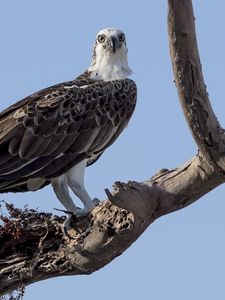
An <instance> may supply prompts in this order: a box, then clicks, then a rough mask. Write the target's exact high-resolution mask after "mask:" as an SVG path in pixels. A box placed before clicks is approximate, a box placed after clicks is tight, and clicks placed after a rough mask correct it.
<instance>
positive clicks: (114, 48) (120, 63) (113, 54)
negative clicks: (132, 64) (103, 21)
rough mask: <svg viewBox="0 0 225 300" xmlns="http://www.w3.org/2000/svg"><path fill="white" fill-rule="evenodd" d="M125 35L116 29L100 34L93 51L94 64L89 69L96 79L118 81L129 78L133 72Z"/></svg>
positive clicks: (104, 30) (105, 30)
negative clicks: (129, 62) (128, 60)
mask: <svg viewBox="0 0 225 300" xmlns="http://www.w3.org/2000/svg"><path fill="white" fill-rule="evenodd" d="M127 52H128V50H127V45H126V37H125V34H124V33H123V32H122V31H121V30H119V29H116V28H105V29H102V30H100V31H99V32H98V34H97V36H96V39H95V43H94V49H93V55H92V63H91V66H90V68H89V69H88V70H89V71H90V72H91V76H92V77H93V78H94V79H99V80H116V79H122V78H126V77H128V76H129V75H130V74H131V73H132V71H131V69H130V68H129V66H128V62H127Z"/></svg>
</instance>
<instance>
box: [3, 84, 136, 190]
mask: <svg viewBox="0 0 225 300" xmlns="http://www.w3.org/2000/svg"><path fill="white" fill-rule="evenodd" d="M85 83H88V82H87V81H85ZM83 84H84V83H83ZM135 104H136V85H135V83H134V82H133V81H132V80H130V79H123V80H115V81H109V82H103V81H96V82H93V81H91V82H89V83H88V84H87V85H83V86H82V83H81V81H80V80H79V79H78V80H77V81H76V80H74V81H71V82H67V83H63V84H59V85H56V86H53V87H50V88H47V89H45V90H42V91H40V92H38V93H36V94H33V95H31V96H29V97H27V98H25V99H23V100H21V101H19V102H17V103H16V104H14V105H12V106H11V107H9V108H8V109H6V110H5V111H3V112H2V113H1V114H0V192H4V191H15V190H16V191H17V190H19V188H17V187H18V186H21V185H22V183H24V182H26V181H27V180H29V178H44V179H47V180H48V179H50V178H53V177H56V176H59V175H61V174H63V173H64V172H66V171H67V170H68V169H70V168H71V167H72V166H73V165H75V164H76V163H78V162H80V161H81V160H83V159H84V158H87V159H88V164H92V163H93V162H95V161H96V160H97V159H98V158H99V156H100V155H101V154H102V153H103V151H104V150H105V149H106V148H107V147H108V146H109V145H111V144H112V143H113V142H114V141H115V139H116V138H117V137H118V136H119V134H120V133H121V132H122V130H123V129H124V127H125V126H126V125H127V123H128V121H129V119H130V117H131V115H132V113H133V111H134V107H135ZM43 182H44V181H43ZM40 187H42V185H40Z"/></svg>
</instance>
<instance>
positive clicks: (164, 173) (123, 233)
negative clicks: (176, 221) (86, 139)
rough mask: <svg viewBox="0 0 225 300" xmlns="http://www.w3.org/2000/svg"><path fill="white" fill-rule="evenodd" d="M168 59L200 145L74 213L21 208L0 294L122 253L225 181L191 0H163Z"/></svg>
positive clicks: (9, 231)
mask: <svg viewBox="0 0 225 300" xmlns="http://www.w3.org/2000/svg"><path fill="white" fill-rule="evenodd" d="M168 3H169V11H168V30H169V43H170V53H171V59H172V65H173V70H174V76H175V82H176V86H177V89H178V93H179V97H180V101H181V104H182V107H183V111H184V115H185V117H186V120H187V123H188V125H189V127H190V130H191V132H192V134H193V137H194V139H195V141H196V143H197V145H198V147H199V149H200V151H199V153H198V154H197V155H196V156H195V157H193V158H192V159H191V160H190V161H188V162H186V163H185V164H184V165H183V166H180V167H178V168H176V169H174V170H166V169H162V170H160V171H159V172H158V173H157V174H155V175H154V176H153V177H152V178H150V179H148V180H146V181H143V182H140V183H137V182H128V183H121V182H116V183H115V186H114V191H113V192H112V194H111V193H110V192H109V191H108V190H106V194H107V196H108V200H106V201H103V202H101V203H100V204H99V205H98V206H97V207H96V208H95V209H94V210H93V211H92V212H91V213H90V215H89V216H88V217H87V218H83V219H79V220H75V221H74V229H71V230H70V232H69V235H70V236H71V237H72V239H71V238H68V237H67V236H66V235H65V234H64V232H63V229H62V226H63V222H64V220H65V218H64V217H58V216H52V215H51V214H47V213H38V212H36V211H34V210H25V211H22V210H18V209H15V208H14V207H13V206H12V205H7V207H8V210H9V213H10V217H9V218H2V220H3V226H1V227H0V244H1V249H0V295H4V294H5V293H7V292H10V291H13V290H14V289H17V288H18V287H20V286H22V285H27V284H30V283H33V282H35V281H39V280H44V279H47V278H51V277H56V276H62V275H78V274H90V273H92V272H94V271H96V270H98V269H100V268H102V267H103V266H105V265H106V264H108V263H109V262H111V261H112V260H113V259H114V258H115V257H117V256H118V255H120V254H121V253H123V251H124V250H126V249H127V248H128V247H129V246H130V245H131V244H132V243H133V242H134V241H135V240H136V239H137V238H138V237H139V236H140V235H141V234H142V232H143V231H144V230H145V229H146V228H147V227H148V226H149V225H150V224H151V223H152V222H153V221H154V220H156V219H157V218H159V217H160V216H163V215H165V214H168V213H170V212H173V211H176V210H179V209H181V208H184V207H185V206H187V205H190V204H191V203H193V202H194V201H196V200H198V199H199V198H200V197H202V196H203V195H205V194H206V193H208V192H209V191H210V190H212V189H214V188H215V187H217V186H218V185H220V184H221V183H223V182H224V170H225V160H224V157H225V155H224V154H225V153H224V152H225V137H224V131H223V129H222V128H221V127H220V125H219V123H218V121H217V119H216V117H215V115H214V113H213V111H212V108H211V106H210V102H209V99H208V94H207V92H206V88H205V84H204V80H203V75H202V70H201V63H200V58H199V54H198V48H197V41H196V34H195V26H194V16H193V9H192V3H191V0H168Z"/></svg>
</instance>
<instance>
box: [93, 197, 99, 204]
mask: <svg viewBox="0 0 225 300" xmlns="http://www.w3.org/2000/svg"><path fill="white" fill-rule="evenodd" d="M100 202H101V201H100V200H99V199H98V198H94V199H93V204H94V206H98V205H99V203H100Z"/></svg>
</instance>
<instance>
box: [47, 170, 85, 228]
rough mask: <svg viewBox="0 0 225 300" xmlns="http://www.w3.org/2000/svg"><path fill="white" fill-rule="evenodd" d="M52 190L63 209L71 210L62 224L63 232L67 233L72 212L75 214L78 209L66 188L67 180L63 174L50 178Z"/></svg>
mask: <svg viewBox="0 0 225 300" xmlns="http://www.w3.org/2000/svg"><path fill="white" fill-rule="evenodd" d="M51 183H52V187H53V190H54V192H55V194H56V196H57V198H58V199H59V201H60V202H61V203H62V205H63V206H64V207H65V209H66V210H67V211H68V212H71V214H70V213H68V214H67V219H66V221H65V223H64V224H63V227H64V232H65V233H66V234H67V230H68V229H70V223H71V218H72V214H75V215H76V212H77V211H78V210H79V208H78V207H76V205H75V204H74V202H73V200H72V198H71V197H70V194H69V188H68V182H67V178H66V176H65V175H62V176H59V177H56V178H53V179H52V180H51Z"/></svg>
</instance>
